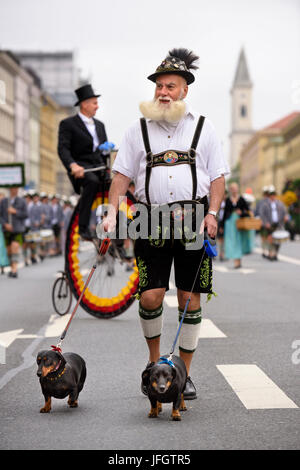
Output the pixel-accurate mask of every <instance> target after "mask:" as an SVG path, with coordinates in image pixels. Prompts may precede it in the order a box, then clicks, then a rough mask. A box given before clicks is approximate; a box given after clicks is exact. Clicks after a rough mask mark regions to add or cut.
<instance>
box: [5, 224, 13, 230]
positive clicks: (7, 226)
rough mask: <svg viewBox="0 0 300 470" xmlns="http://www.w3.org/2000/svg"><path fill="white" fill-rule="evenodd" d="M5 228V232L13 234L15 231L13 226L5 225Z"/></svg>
mask: <svg viewBox="0 0 300 470" xmlns="http://www.w3.org/2000/svg"><path fill="white" fill-rule="evenodd" d="M3 227H4V230H5V231H6V232H12V231H13V226H12V225H11V224H4V225H3Z"/></svg>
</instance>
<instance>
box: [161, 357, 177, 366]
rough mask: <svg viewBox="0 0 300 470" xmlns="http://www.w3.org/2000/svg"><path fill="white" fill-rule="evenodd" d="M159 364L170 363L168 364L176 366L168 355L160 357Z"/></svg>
mask: <svg viewBox="0 0 300 470" xmlns="http://www.w3.org/2000/svg"><path fill="white" fill-rule="evenodd" d="M158 364H168V366H171V367H175V366H174V363H173V362H172V361H171V360H170V359H168V358H167V357H160V358H159V363H158Z"/></svg>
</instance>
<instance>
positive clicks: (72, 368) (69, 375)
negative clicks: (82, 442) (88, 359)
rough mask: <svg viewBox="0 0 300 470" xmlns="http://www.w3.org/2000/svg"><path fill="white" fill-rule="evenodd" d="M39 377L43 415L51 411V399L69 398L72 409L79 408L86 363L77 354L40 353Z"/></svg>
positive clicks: (51, 351)
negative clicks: (43, 403)
mask: <svg viewBox="0 0 300 470" xmlns="http://www.w3.org/2000/svg"><path fill="white" fill-rule="evenodd" d="M36 361H37V364H38V370H37V376H38V377H39V378H40V384H41V387H42V392H43V395H44V397H45V405H44V406H43V408H41V409H40V412H41V413H49V412H50V410H51V397H54V398H66V396H69V400H68V405H69V406H70V408H76V407H77V406H78V395H79V393H80V392H81V390H82V388H83V385H84V382H85V378H86V365H85V361H84V360H83V359H82V358H81V357H80V356H79V355H78V354H75V353H65V354H64V355H62V354H61V353H60V352H59V351H55V350H49V351H40V352H39V353H38V355H37V359H36Z"/></svg>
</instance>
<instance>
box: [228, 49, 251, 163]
mask: <svg viewBox="0 0 300 470" xmlns="http://www.w3.org/2000/svg"><path fill="white" fill-rule="evenodd" d="M230 92H231V134H230V167H231V170H234V168H236V165H237V164H238V163H239V161H240V152H241V150H242V148H243V146H244V145H245V144H246V143H247V142H248V141H249V140H250V138H251V137H252V135H253V134H254V130H253V128H252V82H251V79H250V75H249V71H248V67H247V62H246V56H245V52H244V49H241V52H240V56H239V60H238V64H237V68H236V72H235V77H234V81H233V84H232V88H231V91H230Z"/></svg>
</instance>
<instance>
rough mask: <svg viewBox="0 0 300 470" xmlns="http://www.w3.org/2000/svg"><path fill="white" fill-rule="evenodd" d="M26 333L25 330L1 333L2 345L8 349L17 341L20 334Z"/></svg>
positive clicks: (0, 340) (0, 341)
mask: <svg viewBox="0 0 300 470" xmlns="http://www.w3.org/2000/svg"><path fill="white" fill-rule="evenodd" d="M22 331H24V330H23V329H19V330H10V331H4V332H3V333H0V343H1V345H2V346H3V347H4V348H8V347H9V346H10V345H11V343H13V342H14V340H15V339H17V338H18V336H19V334H20V333H22Z"/></svg>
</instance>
